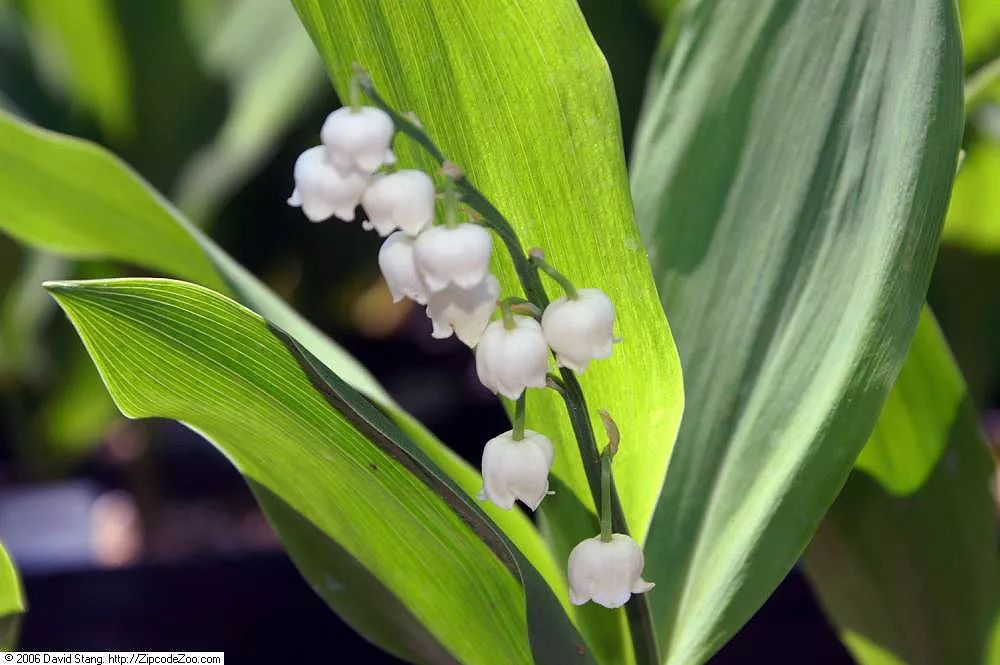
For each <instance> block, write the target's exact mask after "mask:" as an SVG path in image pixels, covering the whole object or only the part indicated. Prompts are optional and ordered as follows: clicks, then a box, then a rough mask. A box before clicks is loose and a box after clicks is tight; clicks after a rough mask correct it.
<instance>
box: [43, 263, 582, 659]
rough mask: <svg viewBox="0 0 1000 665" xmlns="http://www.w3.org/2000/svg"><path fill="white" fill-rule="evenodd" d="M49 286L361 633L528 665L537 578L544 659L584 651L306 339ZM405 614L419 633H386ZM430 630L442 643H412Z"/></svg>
mask: <svg viewBox="0 0 1000 665" xmlns="http://www.w3.org/2000/svg"><path fill="white" fill-rule="evenodd" d="M48 287H49V289H50V291H51V292H52V293H53V295H54V296H55V297H56V299H57V301H58V302H59V304H60V305H61V306H62V307H63V309H64V310H65V311H66V313H67V314H68V315H69V317H70V319H71V320H72V321H73V324H74V326H75V327H76V328H77V331H78V332H79V333H80V336H81V338H82V339H83V341H84V344H85V345H86V346H87V350H88V351H89V352H90V354H91V357H92V358H93V360H94V363H95V364H96V365H97V367H98V370H99V371H100V373H101V377H102V378H103V379H104V382H105V384H106V385H107V387H108V390H109V391H110V392H111V394H112V397H113V398H114V400H115V403H116V404H117V405H118V407H119V409H120V410H121V411H122V413H123V414H124V415H126V416H128V417H131V418H145V417H165V418H172V419H175V420H179V421H181V422H183V423H184V424H186V425H187V426H188V427H190V428H191V429H193V430H195V431H197V432H199V433H201V434H202V435H204V436H205V437H206V438H207V439H208V440H209V441H212V442H213V443H214V444H215V445H216V446H217V447H219V449H220V450H221V451H222V452H223V453H224V454H225V455H226V456H227V458H228V459H229V460H230V461H231V462H232V463H233V464H234V465H235V466H236V467H237V468H238V469H239V470H240V471H241V472H242V473H243V474H244V475H245V476H246V477H247V478H248V480H249V482H250V484H251V487H253V488H254V490H255V493H256V494H257V495H258V496H259V497H262V501H263V503H264V506H265V508H266V509H267V512H268V515H269V517H270V518H271V519H275V520H277V522H276V524H275V526H276V528H277V529H278V531H279V533H282V534H283V535H285V536H286V537H287V538H288V539H287V540H286V545H287V546H288V547H289V548H290V549H291V551H292V554H293V557H294V558H295V559H296V561H298V562H299V563H300V565H301V566H302V570H303V573H304V574H305V575H306V577H307V578H308V579H309V580H310V582H311V583H312V585H313V587H314V588H315V590H316V591H317V593H319V594H320V595H321V596H322V597H323V598H324V599H325V600H326V601H327V602H328V603H329V604H330V605H331V606H332V607H334V608H335V609H337V610H338V611H339V612H340V613H341V614H342V615H343V616H344V617H345V618H346V619H348V620H349V621H351V622H352V624H353V625H354V627H355V628H356V629H357V630H359V631H360V632H362V633H363V634H365V635H366V636H368V637H369V638H370V639H373V640H375V641H377V642H379V643H380V644H383V645H384V646H386V648H388V649H389V650H390V651H392V652H394V653H396V654H397V655H400V656H403V657H406V658H408V659H411V660H421V661H425V660H426V661H429V662H446V661H448V660H449V659H450V658H454V659H457V660H458V661H460V662H467V663H495V662H504V663H508V662H509V663H528V662H531V660H532V656H531V653H532V652H531V650H530V647H529V639H528V634H527V624H526V615H525V601H524V596H523V594H522V589H521V587H520V584H519V582H520V581H521V580H522V579H523V583H524V584H525V586H526V587H529V588H532V589H533V591H534V592H538V589H541V590H542V593H546V594H547V598H548V600H549V603H548V606H547V607H545V608H544V609H545V610H546V611H544V612H537V611H535V612H534V613H533V614H532V616H531V619H532V623H531V628H532V632H533V634H535V635H538V636H544V640H542V639H539V640H538V641H534V642H533V645H534V646H535V647H536V648H537V649H538V650H537V651H536V655H538V656H541V655H542V654H546V655H547V658H541V660H542V662H557V660H556V655H557V654H560V657H561V660H560V661H559V662H566V660H567V659H568V658H569V656H570V654H572V656H573V657H574V658H575V656H576V646H577V644H579V636H577V635H576V633H575V630H574V629H573V628H572V625H571V624H570V623H569V620H568V619H567V617H566V616H565V614H564V613H563V610H562V609H561V608H560V606H559V603H558V602H557V601H556V599H555V597H554V596H553V595H552V594H551V592H550V591H548V589H547V587H546V586H545V582H544V581H542V579H541V577H540V576H539V575H538V573H537V571H535V569H534V568H532V566H531V565H530V564H529V563H527V561H526V560H525V559H524V558H523V556H521V555H520V553H519V552H518V551H517V549H516V548H515V547H514V546H513V545H512V544H511V543H510V541H508V540H507V539H506V538H505V537H504V536H503V533H502V531H500V530H499V528H498V527H496V526H495V525H494V523H493V522H492V521H490V520H489V518H488V517H487V516H486V514H485V513H483V512H482V510H481V509H480V508H479V506H478V504H477V503H476V502H475V501H474V500H472V499H471V498H470V497H468V496H467V495H466V494H465V493H464V492H463V491H462V490H461V489H460V488H458V486H457V485H455V484H454V483H453V482H452V481H451V480H450V479H449V478H448V477H447V476H446V475H444V473H443V472H442V471H441V470H440V469H439V468H438V467H437V466H436V465H435V464H434V463H433V462H431V461H430V460H429V459H428V458H427V457H426V456H425V455H424V454H423V453H422V452H421V451H420V449H419V448H418V447H417V446H416V445H415V444H414V443H413V442H412V441H411V440H410V439H409V438H408V437H407V436H406V435H405V434H404V433H403V432H402V430H400V429H399V427H398V426H396V425H395V424H394V423H393V422H392V421H391V420H390V419H389V418H387V417H386V415H385V414H383V413H382V412H381V411H379V410H378V409H377V408H376V407H375V406H374V405H373V404H372V403H371V402H370V401H368V400H367V399H366V398H365V397H363V396H362V395H361V394H360V393H358V392H357V391H356V390H354V389H352V388H351V387H350V386H348V384H346V383H344V382H343V381H342V380H340V379H339V378H338V377H337V376H336V375H335V374H333V373H332V372H330V371H329V370H328V369H327V368H325V367H324V366H322V365H321V364H320V363H319V361H318V360H316V358H315V357H313V356H311V355H310V354H309V353H308V352H307V351H305V350H304V349H303V348H302V347H301V346H299V345H298V343H297V342H296V341H295V340H294V339H293V338H291V337H289V336H287V335H286V334H285V333H283V332H281V331H280V330H273V329H272V328H270V327H269V326H268V324H267V323H266V322H265V321H264V320H263V319H261V318H260V317H259V316H257V315H255V314H254V313H252V312H250V311H249V310H247V309H245V308H243V307H241V306H240V305H238V304H236V303H235V302H233V301H231V300H228V299H227V298H224V297H223V296H220V295H218V294H216V293H214V292H212V291H210V290H208V289H205V288H204V287H199V286H195V285H192V284H186V283H183V282H174V281H171V280H150V279H119V280H106V281H91V282H50V283H49V285H48ZM321 546H322V547H321ZM359 566H361V567H363V569H360V575H359V574H358V571H359ZM348 576H350V579H347V577H348ZM404 611H405V612H407V613H408V614H407V615H406V616H404V622H403V623H404V626H405V628H403V629H401V630H400V631H397V630H395V629H394V627H393V626H391V625H387V624H386V622H387V621H390V620H391V619H392V617H393V616H398V615H399V614H400V613H401V612H404ZM411 615H412V616H411ZM476 617H478V618H479V619H480V620H470V618H476ZM416 622H419V623H420V624H423V625H424V626H425V627H426V629H427V631H428V632H429V633H430V634H431V635H432V636H433V637H432V638H431V637H429V636H427V635H419V636H416V637H415V638H414V641H413V643H408V642H407V641H406V638H405V637H404V636H406V635H410V634H411V631H412V630H414V627H416V626H417V625H418V624H417V623H416ZM422 648H429V649H430V651H429V652H427V651H422V650H421V649H422ZM415 649H416V650H415Z"/></svg>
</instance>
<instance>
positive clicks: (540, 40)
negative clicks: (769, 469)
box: [293, 0, 683, 541]
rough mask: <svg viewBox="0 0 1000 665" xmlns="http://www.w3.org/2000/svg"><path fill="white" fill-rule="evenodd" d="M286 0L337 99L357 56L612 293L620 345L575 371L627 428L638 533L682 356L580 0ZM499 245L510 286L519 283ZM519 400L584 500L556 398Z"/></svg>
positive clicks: (449, 152)
mask: <svg viewBox="0 0 1000 665" xmlns="http://www.w3.org/2000/svg"><path fill="white" fill-rule="evenodd" d="M293 4H294V5H295V7H296V8H297V9H298V11H299V14H300V15H301V17H302V20H303V22H304V23H305V25H306V28H307V29H308V30H309V32H310V34H311V35H312V37H313V41H314V42H315V43H316V45H317V47H318V48H319V50H320V53H321V54H322V56H323V59H324V61H325V62H326V65H327V69H328V70H329V71H330V73H331V76H332V77H333V79H334V82H335V84H336V87H337V90H338V92H339V93H340V96H341V98H346V97H347V91H348V82H349V79H350V75H351V64H352V63H354V62H358V63H361V64H362V65H363V66H364V67H365V68H366V69H368V71H369V72H370V74H371V76H372V78H373V80H374V82H375V85H376V87H377V88H378V90H379V91H380V93H381V94H382V95H383V96H384V97H385V98H386V99H387V100H388V101H389V102H390V103H392V104H393V105H394V106H395V107H396V108H398V109H400V110H403V111H413V112H415V113H416V115H417V117H418V118H419V119H420V121H421V123H422V124H423V125H424V128H425V130H426V131H427V133H428V135H429V136H431V138H433V140H434V141H435V142H436V143H437V144H438V146H440V148H441V149H442V150H443V152H444V153H445V155H446V156H447V157H448V158H449V159H451V160H453V161H455V162H457V163H458V164H460V165H461V166H462V167H463V168H464V169H465V170H466V173H467V174H468V177H469V179H470V181H471V182H473V183H475V185H476V187H478V188H479V190H480V191H482V192H483V193H484V194H485V195H486V196H487V197H488V198H489V199H490V200H491V201H492V202H493V203H494V204H495V205H496V206H497V207H498V208H499V209H500V210H501V211H502V212H503V213H504V214H505V215H506V216H507V217H508V219H510V220H511V222H512V223H513V225H514V226H515V228H516V230H517V232H518V234H519V235H520V237H521V239H522V241H523V243H524V245H525V247H534V246H539V247H542V248H544V249H545V251H546V254H547V256H548V257H549V258H550V259H551V260H552V261H553V262H554V263H555V264H556V265H557V266H558V267H559V269H560V270H562V271H563V272H565V273H566V274H567V275H568V276H569V277H570V279H572V280H573V281H574V282H575V283H576V284H579V285H580V286H592V287H598V288H601V289H603V290H604V291H606V292H607V293H608V294H609V295H610V296H611V298H612V300H613V301H614V302H615V305H616V308H617V313H618V331H619V334H621V335H622V336H623V337H624V340H625V341H624V342H623V343H622V344H621V345H619V346H617V347H616V349H615V353H614V355H613V356H612V358H611V359H609V360H604V361H598V362H595V363H593V364H592V365H591V367H590V368H589V369H588V370H587V372H586V373H585V374H583V375H582V376H581V382H582V384H583V386H584V390H585V392H586V394H587V398H588V400H589V401H590V404H591V405H592V407H593V411H594V413H593V414H592V415H593V422H594V424H595V426H596V427H597V430H598V431H602V430H601V428H600V425H599V423H600V420H599V419H598V417H597V413H596V412H597V409H598V408H607V409H609V410H610V411H611V413H612V414H613V415H614V418H615V420H616V421H617V422H618V424H619V426H620V428H621V430H622V433H623V436H624V439H623V445H622V448H621V451H620V453H619V455H618V456H617V457H616V458H615V479H616V482H617V483H618V488H619V491H620V494H621V498H622V504H623V507H624V510H625V515H626V517H627V518H628V523H629V527H630V528H631V530H632V533H633V534H634V535H635V537H636V538H638V539H639V540H640V541H641V540H643V539H644V537H645V534H646V529H647V526H648V523H649V519H650V517H651V516H652V510H653V506H654V505H655V503H656V497H657V495H658V494H659V491H660V483H661V481H662V478H663V473H664V470H665V468H666V463H667V459H668V456H669V454H670V449H671V446H672V443H673V437H674V432H675V431H676V428H677V425H678V422H679V420H680V415H681V410H682V406H683V404H682V403H683V397H682V388H681V378H680V365H679V363H678V360H677V357H676V355H675V353H674V344H673V340H672V338H671V336H670V330H669V328H668V327H667V325H666V321H665V320H664V317H663V312H662V308H661V307H660V305H659V303H658V299H657V297H656V291H655V288H654V286H653V282H652V279H651V278H650V273H649V266H648V264H647V262H646V258H645V253H644V252H643V249H642V244H641V241H640V239H639V235H638V231H637V229H636V228H635V225H634V222H633V216H632V209H631V204H630V200H629V192H628V181H627V179H626V172H625V162H624V155H623V153H622V146H621V136H620V126H619V120H618V110H617V108H616V104H615V93H614V87H613V85H612V83H611V79H610V77H609V75H608V68H607V63H606V62H605V60H604V58H603V57H602V55H601V53H600V51H599V50H598V49H597V46H596V44H595V43H594V40H593V37H592V36H591V34H590V32H589V31H588V30H587V26H586V23H585V22H584V20H583V17H582V16H581V14H580V10H579V8H578V7H577V5H576V3H575V2H573V1H571V0H529V1H527V2H519V3H517V4H512V5H497V4H496V3H488V2H478V3H455V2H447V1H444V0H420V1H418V2H412V3H407V4H405V5H400V4H399V3H396V2H388V1H386V2H371V3H362V4H358V3H328V2H318V1H316V0H293ZM397 147H398V148H399V152H400V155H401V158H402V161H403V162H404V163H409V164H413V163H416V164H419V165H421V166H423V167H425V168H434V166H433V164H432V161H431V160H430V159H429V158H428V157H427V156H426V155H424V154H422V153H421V152H420V151H419V149H418V148H417V147H416V146H415V145H413V144H412V143H410V142H408V141H405V142H404V141H402V140H401V141H399V142H397ZM496 254H497V255H498V259H497V260H496V262H495V265H494V268H495V269H496V271H497V274H498V276H499V277H500V279H501V283H502V284H503V286H504V288H505V291H507V292H512V291H513V292H516V293H520V287H519V286H517V284H518V282H517V280H516V277H515V275H514V272H513V269H512V267H511V265H510V263H509V261H508V260H507V258H506V256H504V254H503V253H502V252H497V253H496ZM553 292H554V291H553ZM530 402H531V405H530V408H529V414H528V421H529V426H533V427H535V428H537V429H539V430H540V431H544V432H545V433H546V434H548V435H549V436H551V437H552V439H553V441H554V442H555V443H556V447H557V454H556V464H555V468H554V471H555V474H556V475H557V476H558V477H559V478H560V479H562V481H563V482H564V483H565V484H566V486H567V487H568V488H570V489H571V490H572V491H573V492H575V493H576V495H577V498H578V499H579V500H580V501H581V502H582V503H583V505H586V506H592V502H591V498H590V492H589V490H588V488H587V482H586V480H585V478H584V473H583V467H582V465H581V464H580V461H579V454H578V451H577V448H576V443H575V442H574V438H573V436H572V434H571V430H570V426H569V421H568V419H567V417H566V413H565V407H564V405H563V404H562V402H561V400H559V398H558V396H556V395H555V394H550V393H542V392H538V393H533V394H532V395H531V400H530Z"/></svg>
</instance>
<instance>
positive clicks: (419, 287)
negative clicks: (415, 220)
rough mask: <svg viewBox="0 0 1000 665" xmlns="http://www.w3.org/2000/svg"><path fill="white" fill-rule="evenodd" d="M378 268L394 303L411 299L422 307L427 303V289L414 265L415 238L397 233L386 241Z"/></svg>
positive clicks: (380, 252)
mask: <svg viewBox="0 0 1000 665" xmlns="http://www.w3.org/2000/svg"><path fill="white" fill-rule="evenodd" d="M378 267H379V268H380V269H381V270H382V277H384V278H385V283H386V284H388V286H389V292H390V293H391V294H392V301H393V302H399V301H400V300H402V299H403V298H410V299H411V300H414V301H416V302H418V303H420V304H421V305H423V304H426V302H427V289H426V287H424V281H423V279H421V277H420V274H419V273H418V272H417V267H416V265H415V264H414V263H413V238H411V237H410V236H408V235H406V234H405V233H403V232H402V231H396V232H395V233H393V234H392V235H391V236H389V237H388V238H386V239H385V242H384V243H382V248H381V249H379V251H378Z"/></svg>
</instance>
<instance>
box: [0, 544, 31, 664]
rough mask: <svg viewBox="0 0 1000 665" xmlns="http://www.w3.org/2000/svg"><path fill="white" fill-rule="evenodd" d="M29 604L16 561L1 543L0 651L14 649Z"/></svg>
mask: <svg viewBox="0 0 1000 665" xmlns="http://www.w3.org/2000/svg"><path fill="white" fill-rule="evenodd" d="M26 608H27V606H26V605H25V602H24V596H23V592H22V591H21V580H20V578H19V577H18V575H17V570H16V569H15V568H14V562H13V561H11V560H10V556H9V555H8V554H7V552H6V550H4V548H3V545H0V651H7V650H12V649H13V648H14V644H15V642H16V641H17V630H18V626H19V625H20V621H21V614H23V613H24V611H25V609H26Z"/></svg>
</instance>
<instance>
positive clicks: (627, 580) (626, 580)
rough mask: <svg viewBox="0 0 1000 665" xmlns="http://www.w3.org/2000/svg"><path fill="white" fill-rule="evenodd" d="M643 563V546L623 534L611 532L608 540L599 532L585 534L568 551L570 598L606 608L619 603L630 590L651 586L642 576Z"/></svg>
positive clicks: (625, 601)
mask: <svg viewBox="0 0 1000 665" xmlns="http://www.w3.org/2000/svg"><path fill="white" fill-rule="evenodd" d="M644 565H645V561H644V559H643V556H642V548H640V547H639V545H638V543H636V542H635V541H634V540H632V539H631V538H629V537H628V536H626V535H623V534H620V533H615V534H612V536H611V540H610V541H609V542H604V541H603V540H601V537H600V536H595V537H593V538H588V539H587V540H584V541H583V542H581V543H580V544H578V545H577V546H576V547H574V548H573V551H572V552H570V555H569V598H570V600H571V601H572V602H573V604H574V605H583V604H584V603H586V602H587V601H588V600H593V601H594V602H595V603H597V604H598V605H603V606H604V607H607V608H611V609H614V608H616V607H621V606H622V605H624V604H625V603H627V602H628V599H629V598H630V597H631V596H632V594H633V593H645V592H647V591H649V590H650V589H652V588H653V586H654V585H653V583H651V582H647V581H646V580H644V579H642V568H643V566H644Z"/></svg>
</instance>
